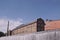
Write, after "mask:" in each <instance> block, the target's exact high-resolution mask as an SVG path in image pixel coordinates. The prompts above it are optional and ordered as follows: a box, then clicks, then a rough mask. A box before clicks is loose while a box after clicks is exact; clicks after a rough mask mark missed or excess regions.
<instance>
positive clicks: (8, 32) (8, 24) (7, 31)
mask: <svg viewBox="0 0 60 40" xmlns="http://www.w3.org/2000/svg"><path fill="white" fill-rule="evenodd" d="M8 35H9V21H8V24H7V36H8Z"/></svg>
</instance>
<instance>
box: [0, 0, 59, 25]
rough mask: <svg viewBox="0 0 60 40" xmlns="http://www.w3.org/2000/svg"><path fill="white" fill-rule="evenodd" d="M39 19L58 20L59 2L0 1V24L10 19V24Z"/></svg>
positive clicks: (43, 0) (36, 0) (51, 0)
mask: <svg viewBox="0 0 60 40" xmlns="http://www.w3.org/2000/svg"><path fill="white" fill-rule="evenodd" d="M40 17H41V18H43V19H44V20H46V19H52V20H55V19H60V0H0V22H1V21H2V20H3V21H5V20H6V21H7V19H9V20H11V19H12V22H13V21H14V20H15V21H16V20H17V21H16V22H15V21H14V23H18V24H21V23H19V22H20V21H21V19H22V20H23V21H22V22H23V23H26V22H30V21H33V20H35V19H37V18H40ZM5 18H6V19H5ZM18 19H19V20H20V21H18ZM2 23H3V24H4V23H5V22H2ZM3 24H2V25H3Z"/></svg>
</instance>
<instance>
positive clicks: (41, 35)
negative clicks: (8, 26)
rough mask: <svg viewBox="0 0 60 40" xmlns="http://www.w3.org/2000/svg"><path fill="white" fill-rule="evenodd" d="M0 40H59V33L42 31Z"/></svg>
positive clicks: (0, 39)
mask: <svg viewBox="0 0 60 40" xmlns="http://www.w3.org/2000/svg"><path fill="white" fill-rule="evenodd" d="M0 40H60V31H44V32H37V33H31V34H26V35H25V34H24V35H22V34H21V35H20V34H19V35H14V36H6V37H1V38H0Z"/></svg>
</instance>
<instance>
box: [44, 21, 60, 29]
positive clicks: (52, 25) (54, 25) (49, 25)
mask: <svg viewBox="0 0 60 40" xmlns="http://www.w3.org/2000/svg"><path fill="white" fill-rule="evenodd" d="M45 24H46V25H45V30H54V29H60V20H49V21H46V22H45Z"/></svg>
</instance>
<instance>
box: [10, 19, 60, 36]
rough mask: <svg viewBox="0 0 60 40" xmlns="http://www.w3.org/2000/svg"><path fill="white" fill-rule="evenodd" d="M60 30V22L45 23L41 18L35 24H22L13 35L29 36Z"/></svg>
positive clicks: (50, 21)
mask: <svg viewBox="0 0 60 40" xmlns="http://www.w3.org/2000/svg"><path fill="white" fill-rule="evenodd" d="M54 29H60V20H47V21H45V22H44V20H43V19H41V18H39V19H37V20H36V21H34V22H31V23H28V24H22V25H20V26H18V27H17V28H15V29H13V30H12V32H11V33H12V35H16V34H27V33H33V32H39V31H45V30H54Z"/></svg>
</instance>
